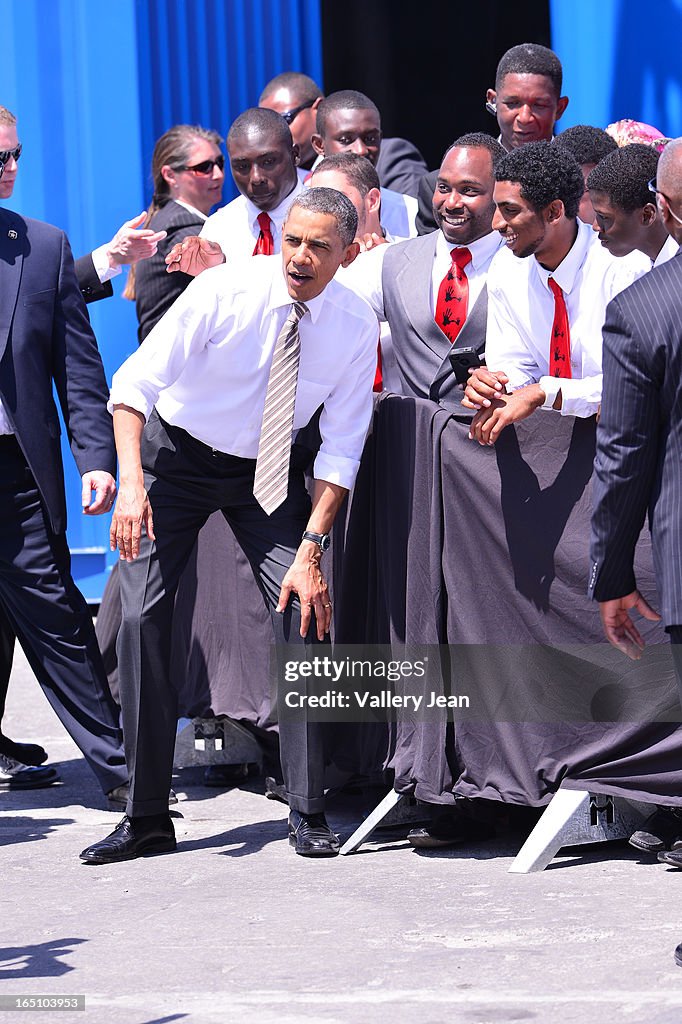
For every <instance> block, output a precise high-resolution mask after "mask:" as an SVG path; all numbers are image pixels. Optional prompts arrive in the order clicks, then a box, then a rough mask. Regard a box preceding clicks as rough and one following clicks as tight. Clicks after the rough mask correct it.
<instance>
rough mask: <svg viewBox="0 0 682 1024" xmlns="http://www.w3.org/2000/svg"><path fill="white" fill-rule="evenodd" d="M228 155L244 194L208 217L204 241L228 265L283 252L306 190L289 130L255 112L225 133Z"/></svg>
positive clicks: (276, 118) (266, 113)
mask: <svg viewBox="0 0 682 1024" xmlns="http://www.w3.org/2000/svg"><path fill="white" fill-rule="evenodd" d="M227 153H228V157H229V161H230V170H231V171H232V177H233V178H234V183H235V185H236V186H237V188H238V189H239V191H240V192H241V195H239V196H237V198H236V199H233V200H232V202H231V203H228V204H227V206H224V207H223V208H222V209H221V210H218V211H216V213H214V214H212V215H211V216H210V217H209V218H208V220H207V221H206V223H205V224H204V226H203V228H202V229H201V236H200V237H202V238H206V239H209V240H210V241H211V242H218V244H219V245H220V247H221V249H222V251H223V253H224V255H225V258H226V259H227V261H228V262H229V261H230V260H231V259H240V260H241V259H243V258H244V253H245V252H248V253H249V254H253V255H254V256H255V255H264V256H269V255H272V253H278V252H280V249H281V238H282V224H283V223H284V220H285V217H286V213H287V210H288V209H289V207H290V206H291V203H292V202H293V200H294V199H295V198H296V196H297V195H299V194H300V192H301V190H302V189H303V184H302V182H301V181H300V180H299V177H298V174H297V173H296V167H297V163H298V146H296V145H295V144H294V142H293V140H292V138H291V132H290V131H289V126H288V125H287V123H286V121H285V120H284V118H283V117H281V116H280V115H279V114H277V113H275V111H274V110H267V109H265V108H263V107H251V108H249V110H245V111H244V113H243V114H240V115H239V117H238V118H237V119H236V120H235V121H234V122H233V124H232V126H231V128H230V130H229V132H228V133H227ZM174 253H175V249H174V250H173V251H172V252H171V253H170V254H169V257H172V256H173V254H174Z"/></svg>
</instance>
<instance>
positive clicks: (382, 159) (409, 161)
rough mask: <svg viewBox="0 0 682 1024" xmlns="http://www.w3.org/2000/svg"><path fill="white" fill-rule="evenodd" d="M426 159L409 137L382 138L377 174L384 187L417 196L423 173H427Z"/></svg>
mask: <svg viewBox="0 0 682 1024" xmlns="http://www.w3.org/2000/svg"><path fill="white" fill-rule="evenodd" d="M426 170H427V167H426V161H425V160H424V157H423V156H422V155H421V153H420V152H419V150H418V149H417V147H416V146H415V145H414V144H413V143H412V142H410V141H409V139H399V138H395V139H382V141H381V149H380V150H379V159H378V160H377V174H378V175H379V181H380V182H381V187H382V188H391V189H393V191H394V192H402V193H403V195H407V196H414V197H415V198H416V197H417V190H418V188H419V182H420V181H421V178H422V175H423V174H425V173H426Z"/></svg>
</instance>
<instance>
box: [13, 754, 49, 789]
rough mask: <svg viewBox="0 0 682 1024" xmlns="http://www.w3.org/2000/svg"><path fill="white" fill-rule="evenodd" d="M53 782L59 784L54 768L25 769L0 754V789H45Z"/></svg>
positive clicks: (23, 765)
mask: <svg viewBox="0 0 682 1024" xmlns="http://www.w3.org/2000/svg"><path fill="white" fill-rule="evenodd" d="M54 782H59V772H58V771H57V769H56V768H35V767H27V766H26V765H25V764H22V763H21V762H20V761H15V760H14V758H13V757H7V756H6V755H5V754H0V789H8V790H12V789H45V788H46V787H47V786H51V785H52V784H53V783H54Z"/></svg>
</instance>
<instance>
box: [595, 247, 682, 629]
mask: <svg viewBox="0 0 682 1024" xmlns="http://www.w3.org/2000/svg"><path fill="white" fill-rule="evenodd" d="M681 253H682V250H681ZM680 296H682V254H680V253H678V255H677V256H673V258H672V259H671V260H669V261H668V262H667V263H664V264H663V265H662V266H660V267H657V268H656V269H655V270H652V271H651V272H650V273H649V274H646V275H645V276H644V277H641V278H640V279H639V280H638V281H635V283H634V284H632V285H630V287H629V288H626V289H625V291H623V292H621V293H620V294H619V295H616V297H615V298H614V299H612V301H611V302H610V303H609V305H608V306H607V309H606V323H605V324H604V389H603V394H602V406H601V417H600V420H599V426H598V427H597V455H596V459H595V474H596V481H595V486H594V498H593V501H594V512H593V517H592V547H591V555H592V572H591V575H590V585H589V590H590V596H592V597H593V598H595V599H596V600H598V601H608V600H612V599H614V598H617V597H624V596H625V595H626V594H629V593H631V592H632V591H633V590H634V589H635V586H636V580H635V574H634V570H633V563H634V557H635V547H636V544H637V539H638V537H639V534H640V531H641V529H642V526H643V524H644V517H645V515H646V513H647V510H648V512H649V524H650V528H651V540H652V547H653V555H654V567H655V569H656V581H657V587H658V591H659V595H660V600H661V608H660V611H661V614H662V616H663V621H664V622H665V624H666V625H668V626H675V625H680V624H682V458H681V457H680V453H681V452H682V300H681V298H680Z"/></svg>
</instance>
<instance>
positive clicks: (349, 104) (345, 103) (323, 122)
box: [315, 89, 381, 138]
mask: <svg viewBox="0 0 682 1024" xmlns="http://www.w3.org/2000/svg"><path fill="white" fill-rule="evenodd" d="M335 110H373V111H374V112H375V113H376V115H377V117H378V118H379V126H380V127H381V114H380V113H379V108H378V107H377V105H376V103H373V102H372V100H371V99H370V98H369V96H365V94H364V92H358V91H357V90H356V89H340V90H339V91H338V92H333V93H330V95H329V96H326V97H325V98H324V99H323V100H322V102H321V103H320V105H319V107H318V108H317V118H316V121H315V129H316V131H317V134H318V135H321V136H322V137H323V138H324V136H325V135H326V132H327V117H328V116H329V114H331V113H333V112H334V111H335Z"/></svg>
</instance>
